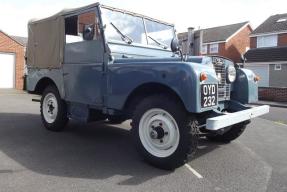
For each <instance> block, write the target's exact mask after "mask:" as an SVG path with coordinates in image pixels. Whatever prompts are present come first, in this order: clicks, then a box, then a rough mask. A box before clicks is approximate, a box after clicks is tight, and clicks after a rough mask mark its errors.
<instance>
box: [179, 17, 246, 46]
mask: <svg viewBox="0 0 287 192" xmlns="http://www.w3.org/2000/svg"><path fill="white" fill-rule="evenodd" d="M248 23H249V22H247V21H246V22H242V23H236V24H231V25H224V26H218V27H212V28H207V29H203V43H212V42H218V41H226V40H227V39H228V38H229V37H231V36H232V35H233V34H234V33H236V32H237V31H238V30H239V29H241V28H242V27H243V26H245V25H246V24H248ZM178 36H179V38H180V39H182V38H184V37H185V38H187V32H185V33H180V34H178Z"/></svg>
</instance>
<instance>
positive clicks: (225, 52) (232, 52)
mask: <svg viewBox="0 0 287 192" xmlns="http://www.w3.org/2000/svg"><path fill="white" fill-rule="evenodd" d="M251 32H252V29H251V27H250V26H249V25H248V26H246V27H245V28H244V29H242V30H241V31H240V32H239V33H237V34H236V35H235V36H234V37H232V38H231V39H230V40H229V41H228V42H226V43H219V48H218V53H217V54H210V53H209V45H208V46H207V54H206V55H220V56H223V57H227V58H229V59H231V60H233V61H234V62H241V55H243V54H244V53H245V52H246V47H250V38H249V35H250V33H251Z"/></svg>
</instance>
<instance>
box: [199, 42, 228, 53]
mask: <svg viewBox="0 0 287 192" xmlns="http://www.w3.org/2000/svg"><path fill="white" fill-rule="evenodd" d="M224 49H225V43H218V53H210V52H209V50H210V44H207V52H206V54H201V55H221V54H222V53H224Z"/></svg>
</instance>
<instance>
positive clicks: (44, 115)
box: [40, 86, 68, 132]
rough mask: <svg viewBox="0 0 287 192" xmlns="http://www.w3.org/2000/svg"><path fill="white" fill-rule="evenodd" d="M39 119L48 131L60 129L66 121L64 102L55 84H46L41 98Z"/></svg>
mask: <svg viewBox="0 0 287 192" xmlns="http://www.w3.org/2000/svg"><path fill="white" fill-rule="evenodd" d="M40 111H41V119H42V122H43V124H44V126H45V127H46V129H48V130H50V131H57V132H58V131H62V130H63V129H64V127H65V126H66V124H67V122H68V117H67V110H66V103H65V102H64V101H63V100H62V99H61V97H60V94H59V92H58V89H57V88H56V87H55V86H48V87H47V88H46V89H45V90H44V92H43V95H42V99H41V110H40Z"/></svg>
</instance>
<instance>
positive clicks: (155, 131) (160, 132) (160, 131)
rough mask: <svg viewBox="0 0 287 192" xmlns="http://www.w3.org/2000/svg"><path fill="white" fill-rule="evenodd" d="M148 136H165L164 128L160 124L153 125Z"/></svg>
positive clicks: (154, 137) (157, 137)
mask: <svg viewBox="0 0 287 192" xmlns="http://www.w3.org/2000/svg"><path fill="white" fill-rule="evenodd" d="M166 133H167V132H166ZM150 136H151V138H152V139H162V138H163V137H164V136H165V132H164V129H163V128H162V127H161V126H157V127H154V128H153V129H152V131H151V132H150Z"/></svg>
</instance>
